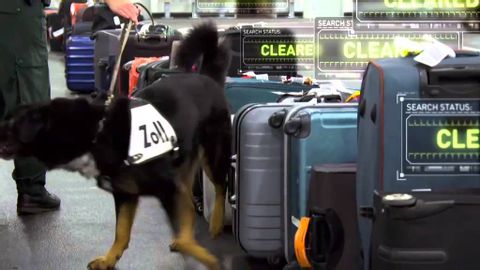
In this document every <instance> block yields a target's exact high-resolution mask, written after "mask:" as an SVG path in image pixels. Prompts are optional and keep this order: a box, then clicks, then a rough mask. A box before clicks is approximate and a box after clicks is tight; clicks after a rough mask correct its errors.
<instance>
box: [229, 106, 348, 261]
mask: <svg viewBox="0 0 480 270" xmlns="http://www.w3.org/2000/svg"><path fill="white" fill-rule="evenodd" d="M356 117H357V112H356V105H347V104H318V105H312V104H310V105H305V103H293V104H266V105H265V104H263V105H262V104H261V105H247V106H245V107H243V108H242V109H240V110H239V111H238V112H237V114H236V116H235V119H234V129H235V130H234V134H235V151H234V152H235V154H236V159H235V163H234V167H235V173H234V174H233V175H234V176H233V177H231V180H230V187H229V191H230V195H229V197H230V198H231V199H232V200H231V203H232V207H233V209H234V211H233V212H234V213H233V229H234V235H235V238H236V240H237V242H238V243H239V244H240V246H241V247H242V248H243V249H244V250H245V251H246V252H247V253H248V254H249V255H251V256H254V257H259V258H269V259H271V261H278V260H279V259H283V258H285V257H286V258H287V259H288V261H293V260H294V259H295V258H294V252H293V241H294V240H293V239H294V238H293V236H294V232H295V229H294V225H293V224H292V223H291V220H292V216H294V217H297V218H298V217H299V216H300V211H301V210H300V209H302V211H306V210H305V209H306V204H307V198H308V188H307V187H308V178H309V176H308V174H309V171H310V169H311V166H312V165H314V164H318V163H335V162H339V163H344V162H352V161H354V160H355V158H356V148H355V143H354V142H355V138H356ZM284 123H285V126H284ZM284 128H285V130H286V132H287V133H288V135H287V134H285V133H284ZM327 141H328V142H327ZM322 142H325V143H322ZM350 144H351V146H350ZM345 145H349V147H350V149H344V148H343V147H344V146H345ZM333 152H335V153H333ZM285 164H287V166H285ZM299 183H301V186H300V188H298V187H297V185H298V184H299ZM290 198H292V199H291V200H290Z"/></svg>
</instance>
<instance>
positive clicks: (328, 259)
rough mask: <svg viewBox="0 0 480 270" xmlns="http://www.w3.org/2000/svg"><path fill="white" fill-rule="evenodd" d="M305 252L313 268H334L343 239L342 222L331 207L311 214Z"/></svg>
mask: <svg viewBox="0 0 480 270" xmlns="http://www.w3.org/2000/svg"><path fill="white" fill-rule="evenodd" d="M309 231H310V236H309V240H308V242H309V244H308V247H307V254H308V257H309V261H310V263H311V264H312V266H313V269H326V266H327V265H328V267H329V268H331V269H334V268H335V266H336V265H337V264H338V262H339V261H340V258H341V257H342V253H343V246H344V241H345V235H344V229H343V226H342V222H341V221H340V218H339V217H338V215H337V213H336V212H335V210H333V209H330V208H329V209H325V210H322V211H318V210H316V209H314V210H313V211H312V214H311V223H310V226H309Z"/></svg>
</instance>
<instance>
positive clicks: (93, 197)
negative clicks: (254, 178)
mask: <svg viewBox="0 0 480 270" xmlns="http://www.w3.org/2000/svg"><path fill="white" fill-rule="evenodd" d="M185 21H187V20H185ZM190 23H191V21H190V22H189V23H188V24H187V23H186V22H185V25H190ZM49 63H50V77H51V82H52V98H55V97H73V95H72V94H71V93H70V92H69V91H68V90H67V87H66V85H65V77H64V64H63V54H58V53H50V59H49ZM12 170H13V162H11V161H3V160H2V161H0V179H1V181H0V190H1V196H0V205H1V207H0V269H1V270H77V269H86V266H87V264H88V262H90V260H92V259H93V258H95V257H96V256H99V255H103V254H104V253H105V252H106V251H107V250H108V248H109V247H110V245H111V243H112V241H113V238H114V227H115V212H114V206H113V198H112V197H111V195H110V194H109V193H107V192H105V191H103V190H100V189H99V188H97V187H96V184H95V182H94V181H93V180H87V179H85V178H83V177H81V176H80V175H78V174H76V173H69V172H65V171H60V170H57V171H52V172H49V173H48V175H47V188H48V190H50V191H51V192H53V193H55V194H56V195H58V196H59V197H60V198H61V200H62V205H61V209H60V210H59V211H56V212H51V213H45V214H41V215H34V216H17V213H16V200H17V192H16V189H15V183H14V181H13V180H12V179H11V172H12ZM196 235H197V239H198V240H199V242H200V243H202V244H204V245H205V246H206V247H208V249H209V250H210V251H212V252H213V253H214V254H216V255H217V256H218V257H219V258H220V260H221V262H222V265H223V269H226V270H228V269H241V270H248V269H258V270H260V269H273V268H272V267H270V266H268V264H267V263H266V262H264V261H259V260H253V259H249V258H247V257H246V256H245V254H244V253H243V251H242V250H241V249H240V248H239V247H238V246H237V245H236V243H235V241H234V238H233V235H232V233H231V228H226V230H225V233H224V234H223V235H221V237H220V238H219V239H215V240H212V239H210V238H209V236H208V224H207V223H206V222H205V220H204V219H203V218H201V217H198V218H197V222H196ZM170 240H171V229H170V228H169V226H168V225H167V222H166V217H165V215H164V212H163V210H162V208H161V207H160V204H159V203H158V201H157V200H156V199H153V198H143V199H142V200H141V202H140V206H139V210H138V214H137V218H136V219H135V223H134V227H133V232H132V240H131V243H130V247H129V249H128V250H127V251H126V252H125V253H124V255H123V257H122V259H121V260H120V261H119V263H118V265H117V268H116V269H117V270H151V269H152V270H153V269H162V270H169V269H171V270H181V269H188V270H194V269H195V270H196V269H204V268H203V266H201V265H199V264H198V263H197V262H195V261H194V260H193V259H191V258H183V257H182V256H181V255H179V254H176V253H171V252H170V251H169V248H168V245H169V243H170Z"/></svg>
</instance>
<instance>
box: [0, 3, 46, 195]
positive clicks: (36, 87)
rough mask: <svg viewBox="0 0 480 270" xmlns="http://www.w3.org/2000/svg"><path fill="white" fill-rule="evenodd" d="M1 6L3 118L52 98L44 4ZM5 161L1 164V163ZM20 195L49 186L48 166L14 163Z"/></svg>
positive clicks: (0, 114)
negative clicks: (46, 180) (27, 105)
mask: <svg viewBox="0 0 480 270" xmlns="http://www.w3.org/2000/svg"><path fill="white" fill-rule="evenodd" d="M32 2H33V3H32V5H27V4H26V3H25V1H24V0H8V1H2V4H1V5H0V118H1V119H5V117H6V116H7V115H9V114H11V113H12V112H14V111H15V110H16V108H17V107H18V106H19V105H23V104H29V103H34V102H40V101H46V100H49V99H50V79H49V73H48V49H47V40H46V20H45V15H44V12H43V5H42V4H41V3H40V1H39V0H37V1H36V0H33V1H32ZM0 162H1V161H0ZM14 164H15V169H14V171H13V173H12V177H13V179H14V180H15V181H16V182H17V189H18V192H19V193H23V192H24V193H37V192H40V191H41V190H42V189H43V188H44V185H45V173H46V169H45V167H44V166H43V165H42V164H41V163H40V162H39V161H38V160H36V159H35V158H33V157H25V158H17V159H15V160H14Z"/></svg>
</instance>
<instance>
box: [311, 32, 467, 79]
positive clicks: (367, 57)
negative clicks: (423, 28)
mask: <svg viewBox="0 0 480 270" xmlns="http://www.w3.org/2000/svg"><path fill="white" fill-rule="evenodd" d="M425 35H426V33H424V32H410V33H407V32H401V31H397V32H395V31H392V32H364V31H357V32H354V33H353V34H351V32H349V31H347V30H342V29H340V30H331V29H327V30H321V31H319V32H318V34H317V35H316V45H317V47H315V49H316V52H315V53H314V56H315V59H316V66H317V74H318V75H320V73H329V72H337V71H349V72H363V70H364V69H365V67H366V66H367V64H368V62H369V61H371V60H375V59H381V58H398V57H405V56H407V55H408V54H409V51H408V50H405V47H402V46H401V44H399V43H398V42H395V40H396V39H397V38H403V39H408V40H410V41H413V42H417V43H422V42H425ZM428 35H429V36H430V37H431V38H433V39H436V40H438V41H440V42H442V43H444V44H447V45H449V46H450V47H452V48H454V49H456V48H458V47H459V40H460V39H459V34H458V33H454V32H452V33H448V32H436V33H430V34H428Z"/></svg>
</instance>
